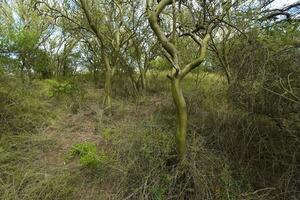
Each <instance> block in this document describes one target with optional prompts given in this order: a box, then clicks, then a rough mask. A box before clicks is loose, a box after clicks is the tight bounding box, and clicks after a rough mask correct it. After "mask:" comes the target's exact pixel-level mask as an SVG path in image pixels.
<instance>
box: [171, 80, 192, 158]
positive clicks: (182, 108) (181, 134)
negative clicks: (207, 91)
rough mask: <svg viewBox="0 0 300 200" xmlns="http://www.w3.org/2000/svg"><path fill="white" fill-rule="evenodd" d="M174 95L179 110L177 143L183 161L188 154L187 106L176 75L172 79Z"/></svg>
mask: <svg viewBox="0 0 300 200" xmlns="http://www.w3.org/2000/svg"><path fill="white" fill-rule="evenodd" d="M171 84H172V95H173V100H174V103H175V106H176V112H177V131H176V136H175V139H176V145H177V152H178V155H179V159H180V160H181V161H182V160H184V158H185V154H186V132H187V122H188V118H187V108H186V102H185V99H184V96H183V93H182V86H181V79H179V78H177V77H174V78H172V80H171Z"/></svg>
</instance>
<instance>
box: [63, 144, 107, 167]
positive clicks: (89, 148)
mask: <svg viewBox="0 0 300 200" xmlns="http://www.w3.org/2000/svg"><path fill="white" fill-rule="evenodd" d="M69 156H70V158H73V157H75V156H79V159H80V164H81V165H82V166H85V167H89V168H97V167H102V165H104V164H105V163H106V162H107V161H108V157H107V156H106V155H105V154H104V152H98V151H97V147H96V145H95V144H93V143H88V142H86V143H81V144H75V145H73V146H72V148H71V150H70V152H69Z"/></svg>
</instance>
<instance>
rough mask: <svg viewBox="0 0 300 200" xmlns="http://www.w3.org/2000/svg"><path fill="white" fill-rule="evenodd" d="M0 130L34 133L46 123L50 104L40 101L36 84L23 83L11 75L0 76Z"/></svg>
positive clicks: (4, 131) (49, 115)
mask: <svg viewBox="0 0 300 200" xmlns="http://www.w3.org/2000/svg"><path fill="white" fill-rule="evenodd" d="M0 82H1V83H2V84H1V85H0V132H1V133H6V132H12V133H23V132H27V133H34V132H37V131H38V129H39V128H41V127H43V126H45V125H46V124H47V123H48V121H49V120H48V119H49V118H50V117H53V115H52V116H51V113H50V112H48V109H49V107H50V105H49V104H48V102H46V101H41V100H42V99H43V96H42V94H41V93H39V91H40V87H39V85H38V84H35V83H32V84H23V83H22V82H21V81H20V80H18V79H16V78H15V77H13V76H6V75H4V76H1V77H0Z"/></svg>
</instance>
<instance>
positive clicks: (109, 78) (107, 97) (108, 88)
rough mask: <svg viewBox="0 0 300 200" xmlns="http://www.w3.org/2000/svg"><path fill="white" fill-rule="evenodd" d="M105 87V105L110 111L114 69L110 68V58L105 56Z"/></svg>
mask: <svg viewBox="0 0 300 200" xmlns="http://www.w3.org/2000/svg"><path fill="white" fill-rule="evenodd" d="M104 59H105V68H106V71H105V83H104V84H105V86H104V92H105V99H104V103H105V105H106V106H107V108H108V109H110V108H111V107H112V97H111V95H112V91H111V84H112V83H111V82H112V69H111V66H110V62H109V58H108V56H105V58H104Z"/></svg>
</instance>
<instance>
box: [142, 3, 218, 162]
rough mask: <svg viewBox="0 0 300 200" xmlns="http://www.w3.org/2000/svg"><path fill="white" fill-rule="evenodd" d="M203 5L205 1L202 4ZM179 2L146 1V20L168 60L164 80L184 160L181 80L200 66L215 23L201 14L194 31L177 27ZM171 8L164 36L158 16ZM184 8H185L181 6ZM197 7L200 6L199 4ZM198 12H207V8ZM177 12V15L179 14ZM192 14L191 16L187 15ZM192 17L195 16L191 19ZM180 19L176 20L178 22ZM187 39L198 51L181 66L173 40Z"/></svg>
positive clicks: (180, 25) (185, 116)
mask: <svg viewBox="0 0 300 200" xmlns="http://www.w3.org/2000/svg"><path fill="white" fill-rule="evenodd" d="M204 2H205V1H204ZM181 3H182V1H175V0H162V1H158V3H154V2H153V1H151V0H147V8H146V9H147V13H148V20H149V23H150V26H151V29H152V30H153V32H154V33H155V35H156V36H157V39H158V41H159V42H160V44H161V45H162V47H163V49H164V50H165V51H166V57H167V59H168V60H169V62H170V64H171V66H172V72H171V73H170V74H169V75H168V78H169V79H170V81H171V86H172V96H173V100H174V103H175V106H176V110H177V120H178V122H177V132H176V144H177V152H178V155H179V159H180V160H184V158H185V155H186V134H187V125H188V116H187V107H186V101H185V98H184V96H183V89H182V80H183V79H184V78H185V77H186V76H187V75H188V74H189V73H190V72H191V71H192V70H193V69H195V68H197V67H198V66H199V65H201V64H202V63H203V62H204V61H205V58H206V54H207V48H208V42H209V40H210V37H211V34H212V31H213V29H214V28H215V25H216V23H215V20H214V19H209V18H207V16H208V14H207V13H206V11H204V13H203V16H202V19H203V20H201V21H198V22H196V23H195V24H196V25H198V27H197V26H196V27H193V29H190V28H191V27H184V26H183V24H180V22H182V21H180V20H178V21H177V19H178V16H177V11H178V10H179V9H178V10H177V7H178V8H179V7H180V6H181ZM169 5H171V6H172V30H171V31H170V33H169V35H167V34H166V33H165V32H164V30H163V27H162V24H161V19H160V17H161V14H162V12H163V11H165V10H166V9H167V7H168V6H169ZM185 5H186V6H187V8H188V9H189V8H191V7H189V6H190V5H189V4H185ZM199 5H200V6H203V5H201V4H199ZM202 8H204V9H207V8H208V7H207V6H205V5H204V6H203V7H202ZM179 12H181V11H179ZM191 13H192V12H191ZM193 17H195V16H193ZM179 19H180V18H179ZM178 27H180V28H181V30H182V31H183V29H188V28H189V30H188V31H186V30H184V32H182V33H181V34H180V35H178V34H177V28H178ZM200 32H201V34H199V37H197V36H196V33H200ZM183 36H190V37H191V38H192V39H193V40H194V42H196V43H197V44H198V45H199V47H200V49H199V54H198V56H197V58H195V59H194V60H193V61H191V62H190V63H188V64H182V62H181V60H180V55H179V52H178V49H177V47H176V40H178V39H179V37H183ZM181 66H182V67H181Z"/></svg>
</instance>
